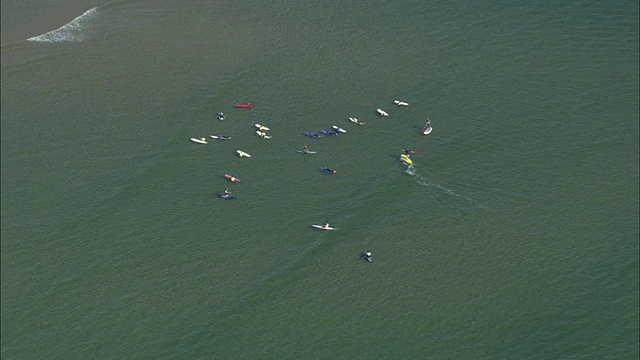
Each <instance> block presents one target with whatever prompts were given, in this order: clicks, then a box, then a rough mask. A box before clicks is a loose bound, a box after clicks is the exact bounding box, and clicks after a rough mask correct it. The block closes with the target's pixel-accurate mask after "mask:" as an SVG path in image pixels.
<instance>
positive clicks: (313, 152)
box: [296, 149, 316, 154]
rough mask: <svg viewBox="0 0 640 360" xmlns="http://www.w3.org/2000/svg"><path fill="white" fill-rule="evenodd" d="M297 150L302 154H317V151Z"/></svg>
mask: <svg viewBox="0 0 640 360" xmlns="http://www.w3.org/2000/svg"><path fill="white" fill-rule="evenodd" d="M296 151H297V152H299V153H300V154H315V153H316V152H315V151H304V150H301V149H298V150H296Z"/></svg>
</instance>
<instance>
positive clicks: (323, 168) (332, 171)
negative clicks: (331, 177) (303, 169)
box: [320, 166, 336, 174]
mask: <svg viewBox="0 0 640 360" xmlns="http://www.w3.org/2000/svg"><path fill="white" fill-rule="evenodd" d="M320 170H321V171H324V172H326V173H327V174H335V173H336V171H335V170H331V169H329V168H327V167H324V166H323V167H321V168H320Z"/></svg>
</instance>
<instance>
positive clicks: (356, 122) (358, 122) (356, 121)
mask: <svg viewBox="0 0 640 360" xmlns="http://www.w3.org/2000/svg"><path fill="white" fill-rule="evenodd" d="M349 121H351V122H352V123H354V124H358V125H364V122H362V121H360V120H358V118H354V117H350V118H349Z"/></svg>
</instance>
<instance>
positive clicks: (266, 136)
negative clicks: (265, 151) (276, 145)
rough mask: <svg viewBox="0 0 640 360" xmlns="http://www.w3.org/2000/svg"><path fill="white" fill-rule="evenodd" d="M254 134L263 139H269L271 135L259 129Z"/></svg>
mask: <svg viewBox="0 0 640 360" xmlns="http://www.w3.org/2000/svg"><path fill="white" fill-rule="evenodd" d="M256 134H258V136H260V137H261V138H263V139H271V136H269V135H267V133H266V132H262V131H260V130H258V131H256Z"/></svg>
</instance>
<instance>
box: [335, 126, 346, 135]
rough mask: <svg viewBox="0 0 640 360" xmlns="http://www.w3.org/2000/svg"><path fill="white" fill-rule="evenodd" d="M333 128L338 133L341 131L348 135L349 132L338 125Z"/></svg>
mask: <svg viewBox="0 0 640 360" xmlns="http://www.w3.org/2000/svg"><path fill="white" fill-rule="evenodd" d="M332 128H334V129H335V130H337V131H340V132H341V133H346V132H347V130H345V129H343V128H341V127H339V126H337V125H333V126H332Z"/></svg>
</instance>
